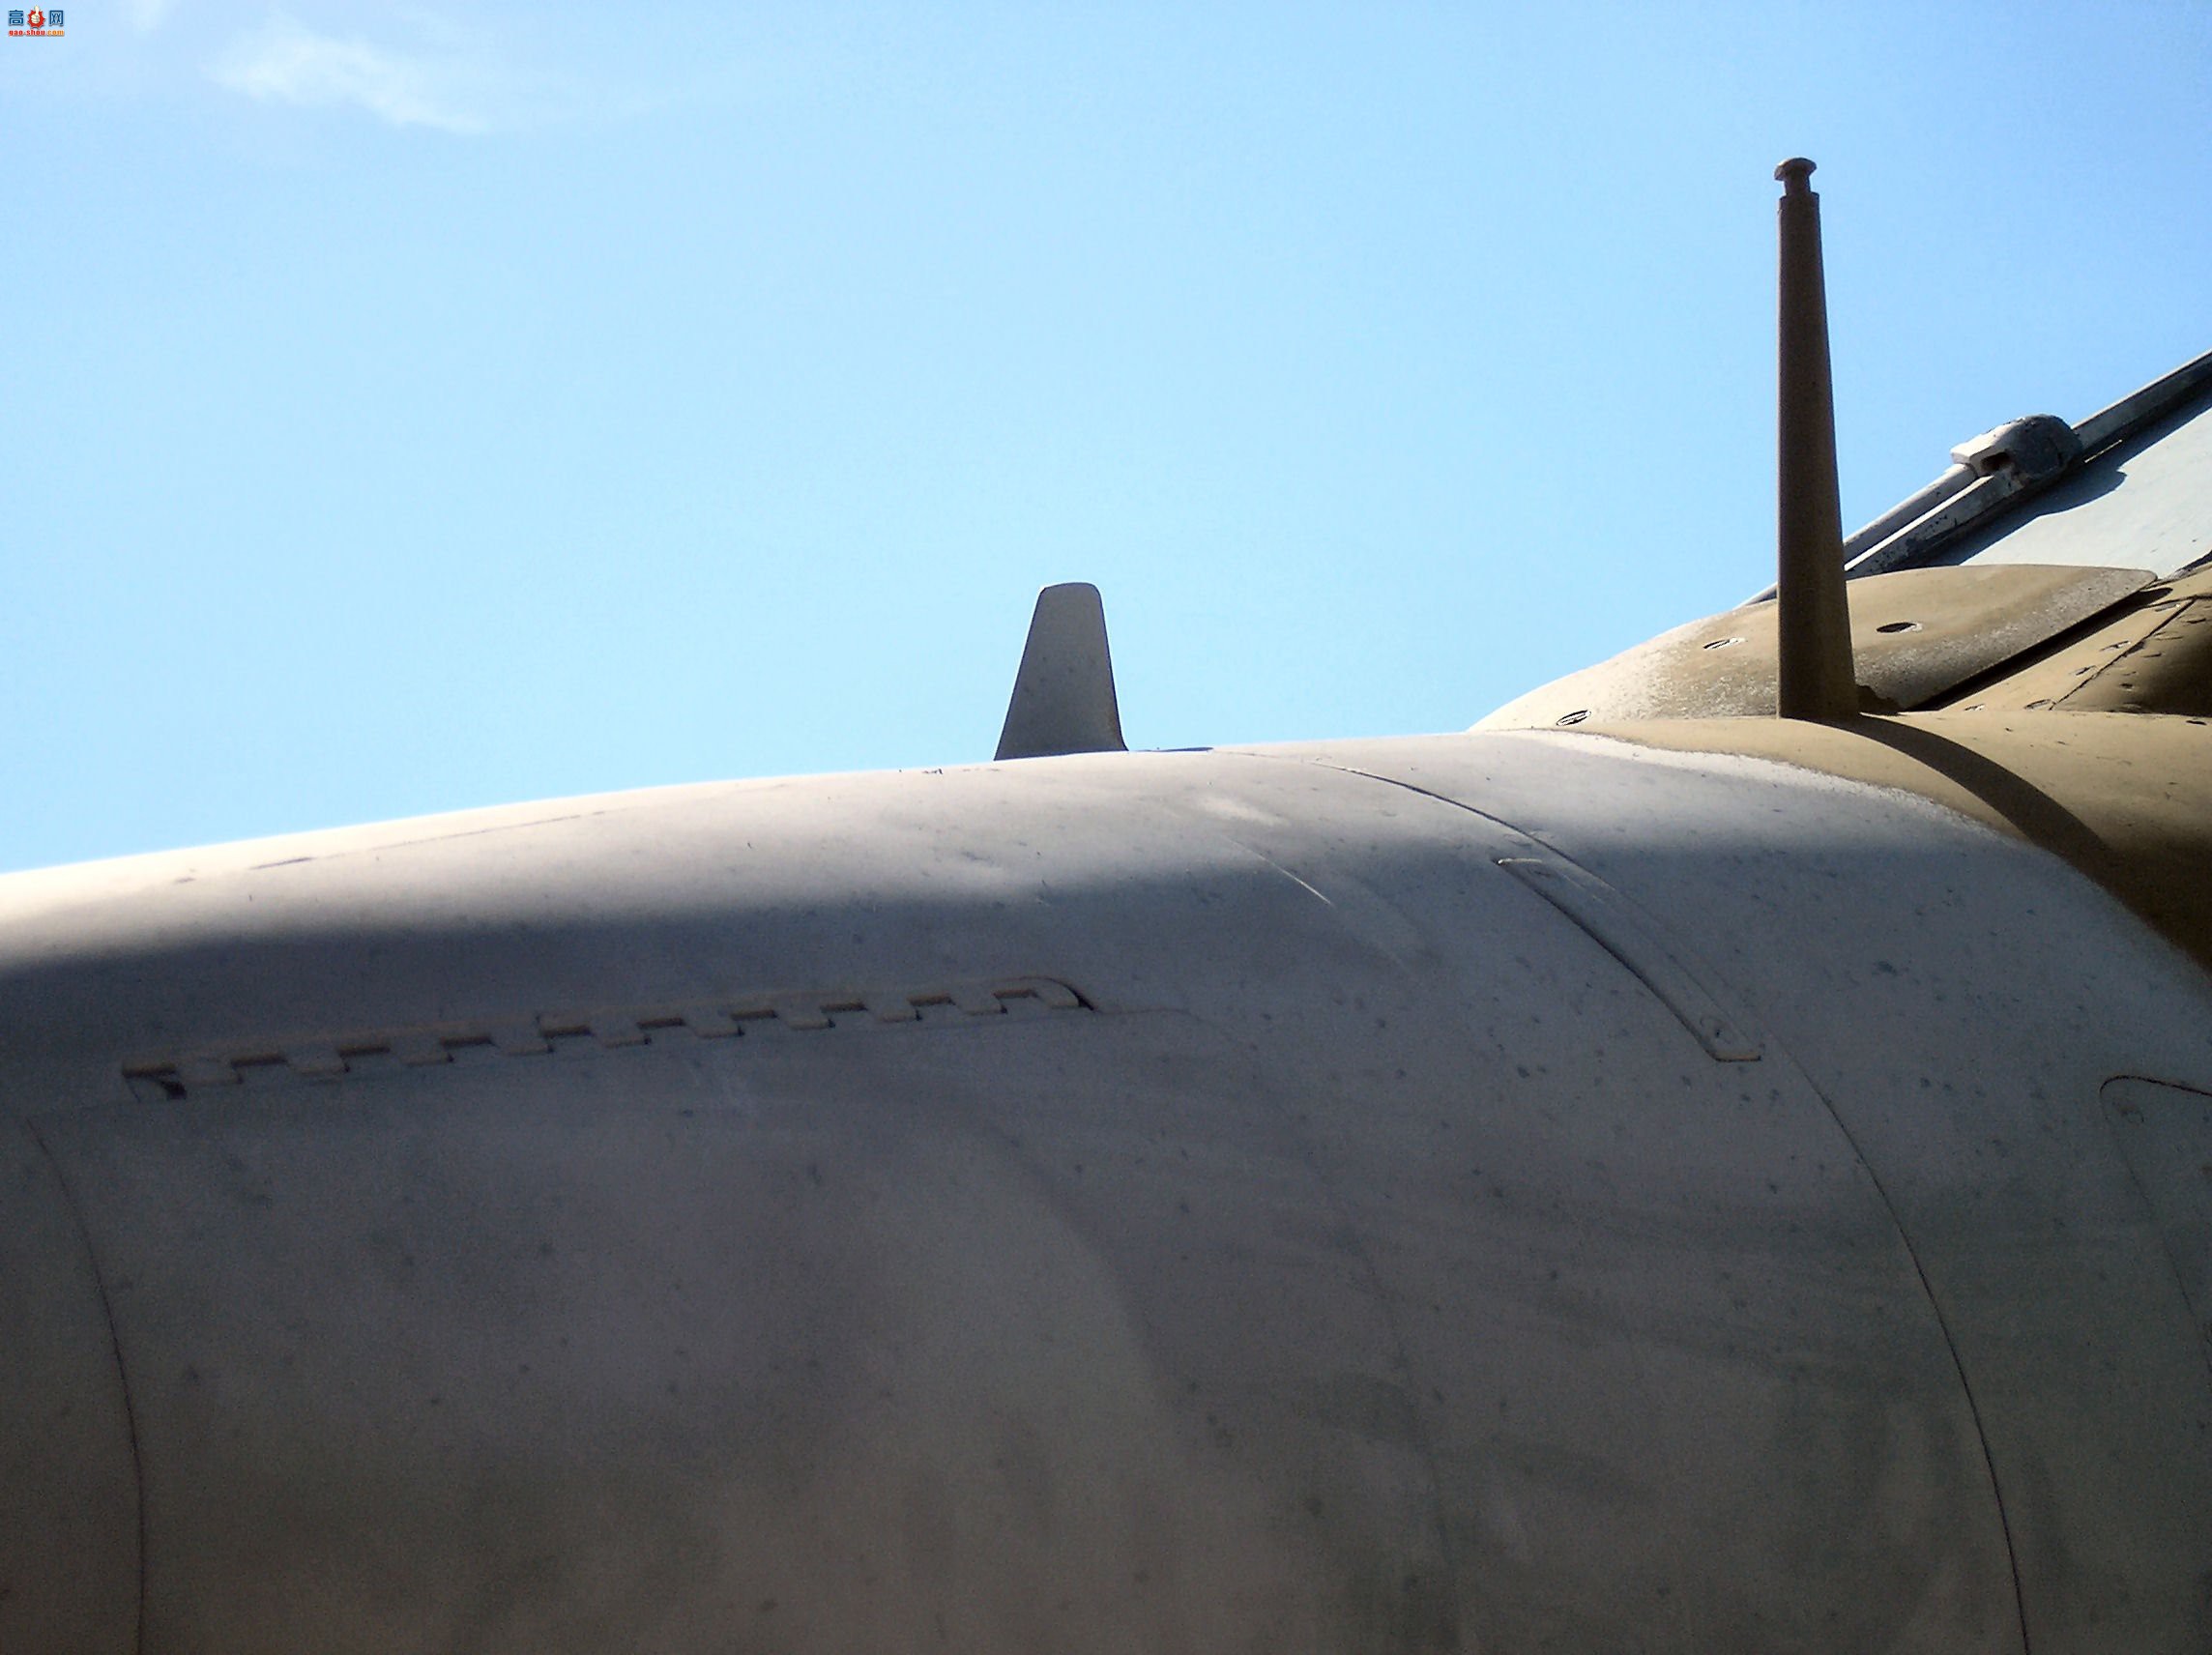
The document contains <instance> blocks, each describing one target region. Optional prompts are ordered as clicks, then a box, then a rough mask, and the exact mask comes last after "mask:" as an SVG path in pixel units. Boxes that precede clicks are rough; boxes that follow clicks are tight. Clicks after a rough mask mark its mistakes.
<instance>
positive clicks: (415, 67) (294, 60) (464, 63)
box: [208, 15, 494, 133]
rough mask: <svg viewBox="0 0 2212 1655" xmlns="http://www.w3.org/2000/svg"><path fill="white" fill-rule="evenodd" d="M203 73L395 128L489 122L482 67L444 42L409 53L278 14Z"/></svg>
mask: <svg viewBox="0 0 2212 1655" xmlns="http://www.w3.org/2000/svg"><path fill="white" fill-rule="evenodd" d="M208 73H210V74H211V75H213V76H214V78H215V80H216V82H217V83H218V85H221V86H225V87H228V88H229V89H230V90H231V91H233V92H241V93H244V94H245V95H246V96H247V97H249V98H257V99H263V100H274V101H276V102H283V103H295V104H300V105H302V106H305V107H310V108H312V107H325V108H328V107H340V106H346V105H351V106H353V107H356V108H360V109H365V110H366V111H368V113H370V114H372V115H375V116H377V117H378V118H379V119H381V120H384V121H387V122H389V123H391V124H392V125H393V126H394V127H430V128H434V129H435V130H437V131H445V132H457V133H476V132H483V131H490V130H491V127H492V126H493V124H494V123H493V117H492V104H493V100H492V98H491V96H490V93H491V91H492V88H491V86H490V85H489V77H488V76H487V74H486V73H485V70H484V67H483V66H482V65H481V64H480V63H479V62H477V61H475V60H474V58H473V57H472V56H471V55H470V54H468V53H466V52H465V51H462V50H458V49H455V48H454V46H453V45H452V44H450V43H449V44H443V45H441V46H434V47H433V48H432V49H430V50H427V51H422V50H417V51H407V50H402V49H399V48H396V47H393V46H388V45H380V44H375V43H373V42H370V41H367V40H364V39H362V38H361V37H359V36H351V37H343V36H337V35H326V34H319V33H317V32H316V31H315V30H313V29H309V28H307V27H306V26H305V25H303V24H300V23H297V22H295V21H293V20H292V19H291V18H290V17H286V16H283V15H276V16H272V17H271V18H270V19H269V20H268V21H267V22H266V23H264V24H263V25H262V26H261V27H260V28H258V29H249V30H247V32H246V33H244V34H242V35H240V36H239V37H238V39H237V40H235V41H234V42H232V43H231V45H230V48H229V49H228V50H227V51H226V52H225V53H224V54H223V55H222V57H220V58H219V59H218V60H217V61H216V62H215V63H214V64H212V65H211V66H210V67H209V71H208Z"/></svg>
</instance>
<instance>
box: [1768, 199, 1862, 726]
mask: <svg viewBox="0 0 2212 1655" xmlns="http://www.w3.org/2000/svg"><path fill="white" fill-rule="evenodd" d="M1812 172H1813V163H1812V162H1811V161H1809V160H1804V159H1803V158H1801V157H1800V158H1798V159H1796V160H1786V161H1784V162H1783V163H1782V164H1781V165H1780V166H1778V167H1776V168H1775V169H1774V176H1775V177H1776V178H1778V179H1780V180H1781V181H1782V200H1781V203H1780V217H1781V304H1780V312H1779V321H1780V328H1779V334H1780V369H1781V372H1780V386H1779V390H1780V396H1779V409H1778V414H1779V418H1778V421H1777V427H1776V435H1777V438H1778V448H1777V467H1776V485H1777V491H1776V514H1775V529H1776V551H1777V558H1778V564H1779V567H1778V569H1777V571H1776V575H1775V582H1774V586H1775V610H1776V613H1775V627H1776V631H1777V634H1778V639H1779V662H1778V665H1779V669H1780V670H1779V672H1778V674H1777V682H1776V686H1775V711H1777V712H1779V713H1780V714H1781V715H1782V716H1783V717H1785V718H1813V719H1840V718H1850V717H1853V716H1855V715H1856V714H1857V712H1858V707H1859V695H1858V681H1857V678H1856V676H1855V675H1854V673H1853V671H1852V665H1851V613H1850V599H1849V598H1848V596H1847V595H1846V594H1845V592H1844V514H1843V506H1842V503H1841V502H1840V500H1839V498H1838V495H1837V488H1836V397H1835V391H1834V387H1833V386H1832V384H1831V383H1830V380H1829V376H1828V293H1827V282H1826V279H1825V277H1824V276H1822V274H1821V269H1820V198H1819V196H1818V195H1816V194H1814V193H1813V187H1812V186H1811V185H1810V184H1809V183H1807V182H1806V181H1807V179H1808V178H1810V177H1811V175H1812Z"/></svg>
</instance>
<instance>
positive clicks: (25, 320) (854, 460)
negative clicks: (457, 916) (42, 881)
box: [0, 0, 2212, 868]
mask: <svg viewBox="0 0 2212 1655" xmlns="http://www.w3.org/2000/svg"><path fill="white" fill-rule="evenodd" d="M1846 10H1847V9H1845V8H1837V7H1828V8H1819V9H1815V8H1809V7H1807V8H1790V7H1784V6H1772V5H1764V6H1758V7H1747V8H1736V9H1731V8H1726V7H1714V6H1701V7H1696V8H1688V7H1684V8H1679V9H1671V8H1628V7H1617V8H1616V7H1575V6H1556V5H1548V6H1544V7H1540V8H1525V7H1522V8H1512V9H1506V8H1496V9H1493V8H1484V7H1478V6H1464V7H1414V6H1387V5H1380V4H1370V5H1364V6H1357V7H1311V6H1288V7H1286V6H1282V5H1274V6H1267V7H1258V6H1254V7H1234V6H1208V5H1190V4H1182V5H1177V6H1158V7H1151V6H1141V5H1124V6H1117V7H1113V8H1085V7H1079V6H1051V7H1043V6H1038V7H982V6H973V7H962V6H956V5H948V4H939V5H935V6H926V7H924V6H915V7H893V6H883V7H841V6H836V5H825V4H809V5H804V6H788V7H745V6H736V7H687V6H684V5H661V6H654V7H644V6H614V5H609V6H596V7H580V6H562V5H533V6H527V7H525V6H519V5H500V4H473V3H465V0H454V3H451V4H443V3H439V0H431V3H429V4H425V5H420V6H387V7H367V6H349V5H337V4H331V5H325V4H317V3H314V0H300V3H296V4H290V5H287V6H284V7H281V8H274V9H273V8H270V7H268V6H265V5H261V4H243V5H228V4H198V3H195V0H173V3H159V0H134V3H117V0H103V3H101V4H67V5H65V8H64V12H65V17H66V31H67V32H66V35H65V36H64V38H62V39H60V40H30V39H19V38H18V39H7V40H0V143H4V144H5V153H6V154H7V156H8V157H9V165H8V173H7V191H8V213H7V219H6V223H7V234H6V238H5V243H4V244H0V245H5V246H6V247H7V249H8V255H9V256H8V261H7V288H8V297H7V320H8V326H7V329H6V334H5V342H4V343H0V409H5V411H6V421H7V441H8V450H9V454H8V464H7V468H6V472H5V476H6V479H7V483H6V488H5V491H4V496H0V499H4V502H5V505H4V509H0V785H4V789H5V797H6V799H7V810H6V813H5V815H4V816H0V868H18V867H29V866H37V865H43V864H46V863H51V862H58V861H69V860H76V859H81V858H87V857H103V856H112V855H117V854H122V853H126V852H131V851H138V850H150V849H158V848H162V847H166V846H172V845H181V844H189V843H195V842H202V841H207V840H214V839H223V838H235V837H244V836H248V835H255V834H262V833H271V832H277V831H283V830H288V829H292V828H298V827H322V826H334V825H338V824H342V823H347V822H354V821H363V820H372V819H376V818H381V817H391V816H400V815H412V814H418V813H422V812H426V811H435V810H445V809H452V808H459V807H463V806H468V805H473V804H484V803H496V802H503V801H508V800H512V799H518V798H536V797H547V796H555V795H562V794H570V793H580V792H597V791H602V790H609V789H617V788H625V787H634V786H645V785H652V784H656V783H662V782H674V781H689V780H703V779H708V778H713V777H721V776H735V775H762V774H775V773H784V772H793V771H804V770H829V769H873V768H885V767H895V766H910V765H934V764H946V763H957V762H963V761H967V760H972V759H980V758H983V757H987V756H988V754H989V753H990V751H991V748H992V745H993V743H994V741H995V740H996V737H997V733H998V727H999V722H1000V719H1001V716H1002V715H1003V712H1004V698H1005V694H1006V690H1007V688H1008V686H1009V684H1010V682H1011V680H1012V676H1013V670H1014V666H1015V663H1016V661H1017V659H1018V657H1019V654H1020V650H1021V643H1022V635H1023V630H1024V627H1025V626H1026V624H1027V620H1028V613H1029V607H1030V604H1031V601H1032V599H1033V595H1034V593H1035V590H1036V588H1037V587H1038V586H1039V585H1041V584H1044V583H1046V582H1049V581H1054V580H1064V579H1088V580H1092V581H1095V582H1096V583H1097V584H1098V585H1099V586H1100V587H1101V588H1102V589H1103V591H1104V593H1105V596H1106V604H1107V614H1108V618H1109V621H1110V623H1111V625H1112V629H1113V635H1114V647H1115V654H1116V661H1117V665H1118V668H1119V673H1120V679H1121V702H1122V712H1123V722H1124V725H1125V727H1126V728H1127V730H1128V732H1129V736H1130V739H1131V740H1132V741H1133V742H1135V743H1137V744H1139V745H1148V746H1184V745H1194V744H1205V743H1224V742H1233V741H1255V740H1295V739H1300V738H1307V737H1325V736H1354V735H1383V734H1397V733H1412V732H1417V731H1429V730H1441V729H1454V728H1460V727H1463V726H1465V725H1467V724H1469V723H1470V722H1471V721H1472V720H1474V719H1475V718H1476V717H1478V716H1480V715H1481V714H1482V713H1483V712H1484V711H1488V710H1489V709H1490V708H1491V707H1493V706H1495V705H1497V704H1498V703H1499V702H1501V701H1503V700H1506V699H1508V698H1509V697H1510V696H1512V695H1514V694H1517V693H1518V692H1520V691H1521V690H1523V689H1526V688H1528V687H1529V686H1531V685H1533V684H1535V683H1537V682H1542V681H1543V680H1545V679H1548V678H1551V677H1554V676H1557V674H1558V673H1560V672H1563V671H1566V670H1569V669H1571V668H1573V667H1576V666H1579V665H1582V664H1585V663H1586V662H1587V661H1590V660H1593V659H1596V658H1599V657H1601V656H1603V655H1605V654H1608V653H1612V652H1614V651H1615V650H1617V649H1620V648H1622V647H1624V646H1626V645H1627V644H1630V643H1632V642H1635V641H1636V640H1638V639H1640V638H1643V637H1645V636H1647V635H1649V634H1650V633H1652V632H1654V631H1657V630H1659V629H1660V628H1662V627H1664V626H1667V625H1671V624H1675V623H1676V622H1679V621H1682V620H1686V619H1689V618H1692V617H1694V616H1697V615H1700V614H1703V613H1707V612H1709V611H1712V610H1714V609H1718V608H1723V607H1726V606H1727V605H1728V604H1730V603H1732V602H1733V601H1735V600H1736V599H1738V598H1740V597H1741V596H1743V595H1746V594H1748V593H1749V592H1751V591H1754V590H1756V589H1757V588H1759V587H1760V586H1761V585H1762V584H1764V582H1765V581H1766V579H1767V578H1768V576H1769V568H1768V563H1769V560H1770V558H1771V537H1772V528H1771V522H1772V466H1773V436H1772V414H1771V398H1772V375H1773V364H1772V351H1773V344H1772V334H1773V320H1772V311H1773V301H1772V294H1771V282H1772V271H1773V233H1774V231H1773V199H1774V196H1775V194H1776V189H1777V187H1776V186H1775V185H1774V183H1773V182H1772V178H1771V173H1772V168H1773V165H1774V163H1775V162H1776V161H1777V160H1781V159H1782V158H1783V157H1785V156H1788V155H1792V154H1799V153H1802V154H1806V155H1810V156H1812V157H1814V158H1815V159H1816V160H1818V161H1819V163H1820V170H1819V174H1818V176H1817V177H1816V179H1815V185H1816V188H1818V189H1820V190H1821V192H1822V197H1823V208H1824V213H1825V216H1826V219H1827V236H1828V247H1827V252H1828V281H1829V292H1830V299H1831V304H1832V306H1833V322H1832V327H1833V336H1834V340H1835V349H1836V357H1837V362H1836V381H1837V394H1838V417H1839V423H1840V428H1841V435H1842V464H1843V481H1844V505H1845V516H1846V518H1847V520H1848V525H1854V524H1856V523H1857V522H1859V521H1862V520H1864V519H1865V518H1867V517H1870V516H1872V515H1873V514H1875V512H1877V510H1879V509H1880V508H1882V507H1884V506H1886V505H1887V504H1888V503H1889V502H1890V501H1891V500H1893V499H1895V498H1897V497H1898V496H1900V495H1902V494H1904V493H1906V491H1908V490H1909V489H1911V488H1913V487H1914V486H1916V485H1918V484H1919V483H1920V482H1922V481H1924V480H1925V479H1927V478H1929V477H1930V476H1932V475H1934V473H1935V472H1936V470H1938V469H1939V468H1940V467H1941V465H1942V463H1943V461H1944V456H1945V451H1946V450H1947V449H1948V448H1949V447H1950V445H1951V444H1953V443H1955V442H1958V441H1960V440H1962V439H1964V438H1965V437H1967V436H1970V435H1972V434H1973V433H1975V432H1977V431H1979V430H1982V429H1984V428H1986V427H1988V426H1990V425H1993V424H1995V423H1996V422H1998V421H2001V420H2004V419H2008V418H2011V417H2013V416H2016V415H2020V414H2023V413H2030V412H2049V413H2054V414H2058V415H2061V416H2063V417H2065V418H2068V419H2079V418H2080V417H2081V416H2082V415H2084V414H2087V413H2089V412H2090V411H2092V410H2093V409H2094V408H2096V407H2098V406H2101V405H2102V404H2104V403H2106V402H2108V401H2110V400H2112V399H2114V398H2115V397H2117V396H2119V395H2120V394H2122V393H2123V392H2127V391H2129V390H2132V389H2133V388H2134V387H2135V386H2137V385H2139V384H2140V383H2141V382H2143V381H2145V380H2147V379H2150V378H2152V377H2154V376H2156V375H2157V374H2159V373H2162V372H2164V371H2165V370H2167V369H2168V368H2169V367H2172V366H2174V365H2176V364H2177V363H2180V362H2182V361H2183V360H2185V359H2187V358H2189V357H2191V356H2194V355H2196V354H2197V353H2198V352H2200V351H2203V350H2205V349H2206V348H2208V347H2212V312H2208V308H2207V305H2206V303H2205V300H2206V289H2207V282H2208V279H2212V277H2208V273H2212V213H2208V212H2207V202H2208V200H2212V142H2208V141H2207V140H2208V138H2212V133H2208V132H2207V124H2208V123H2207V116H2206V111H2207V109H2208V108H2212V98H2208V96H2207V94H2208V92H2212V84H2208V73H2207V72H2208V70H2212V12H2208V11H2207V10H2206V9H2205V8H2203V7H2201V6H2198V7H2193V8H2188V9H2183V8H2180V7H2164V8H2158V7H2142V8H2135V7H2126V6H2109V5H2098V6H2093V7H2092V6H2087V5H2081V6H2078V7H2075V8H2072V9H2059V8H2033V7H2021V6H2017V5H2014V6H2002V7H1978V8H1977V7H1960V8H1953V9H1929V8H1924V7H1922V8H1912V9H1909V10H1908V9H1905V8H1895V9H1887V10H1884V9H1879V8H1864V7H1861V8H1851V9H1848V12H1849V15H1848V16H1846V15H1844V14H1845V12H1846Z"/></svg>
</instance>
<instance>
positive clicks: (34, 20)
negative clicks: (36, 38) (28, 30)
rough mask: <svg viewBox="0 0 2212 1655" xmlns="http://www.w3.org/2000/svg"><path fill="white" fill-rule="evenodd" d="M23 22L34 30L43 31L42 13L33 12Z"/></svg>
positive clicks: (43, 20)
mask: <svg viewBox="0 0 2212 1655" xmlns="http://www.w3.org/2000/svg"><path fill="white" fill-rule="evenodd" d="M23 21H24V22H26V23H28V24H29V25H30V26H31V27H32V28H34V29H43V28H44V27H45V26H46V15H45V14H44V12H40V11H33V12H32V14H31V15H29V16H28V17H25V18H24V19H23Z"/></svg>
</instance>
